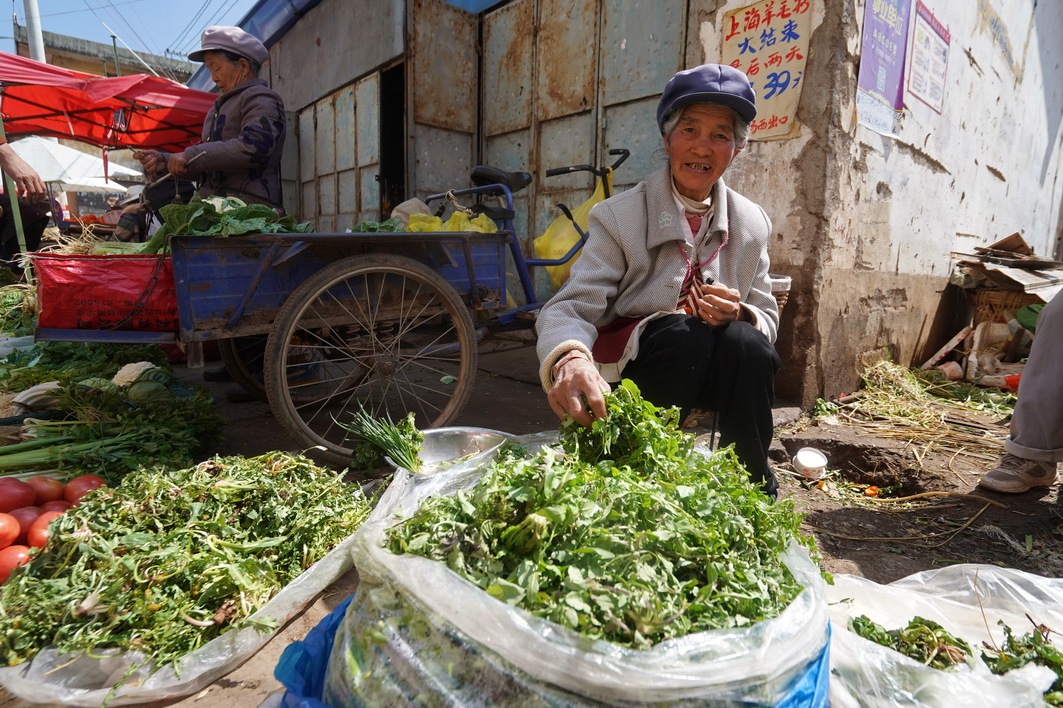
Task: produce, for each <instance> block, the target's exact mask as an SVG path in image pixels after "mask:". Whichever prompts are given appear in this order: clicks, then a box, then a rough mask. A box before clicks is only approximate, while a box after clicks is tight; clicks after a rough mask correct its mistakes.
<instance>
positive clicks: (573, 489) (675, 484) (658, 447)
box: [386, 381, 813, 649]
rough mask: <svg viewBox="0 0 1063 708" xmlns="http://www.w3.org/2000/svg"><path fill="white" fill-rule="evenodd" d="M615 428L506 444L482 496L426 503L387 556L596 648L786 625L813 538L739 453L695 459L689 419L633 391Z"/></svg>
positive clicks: (487, 472)
mask: <svg viewBox="0 0 1063 708" xmlns="http://www.w3.org/2000/svg"><path fill="white" fill-rule="evenodd" d="M607 405H608V407H609V416H608V417H607V418H604V419H600V420H596V421H595V422H594V424H593V425H592V426H591V427H590V428H582V427H580V426H578V425H576V424H574V423H568V424H564V425H563V426H562V430H561V434H560V447H553V446H549V447H544V448H542V449H541V450H539V451H538V452H536V453H534V454H529V453H527V452H526V451H524V450H523V449H522V448H520V447H519V446H514V445H509V444H507V445H505V446H503V447H502V448H501V449H500V451H499V454H498V455H497V457H496V459H495V461H494V462H493V463H491V464H489V465H488V466H486V467H485V469H484V470H483V472H482V474H481V476H480V479H479V481H478V483H477V484H476V486H475V487H473V488H472V489H469V490H463V491H459V492H457V493H455V494H453V495H448V496H433V497H428V498H426V499H425V500H424V501H423V502H422V503H421V505H420V507H419V508H418V510H417V511H416V512H415V513H414V514H413V515H411V516H410V517H409V518H407V519H405V520H403V521H401V522H399V523H397V524H396V525H394V526H392V527H391V528H390V529H389V530H388V534H387V541H386V544H387V548H388V549H389V550H390V551H392V552H394V553H413V554H417V555H421V556H424V557H427V558H430V559H433V560H437V561H439V562H440V563H444V564H445V565H446V566H447V567H449V568H450V569H451V570H453V571H455V572H456V573H458V574H459V575H461V576H463V577H465V578H467V579H468V580H470V581H472V582H473V583H475V584H476V585H478V586H480V587H481V588H483V589H484V590H486V591H487V592H488V593H489V594H490V595H492V596H493V597H495V598H498V599H500V600H503V601H505V602H508V603H510V604H512V605H515V606H518V607H521V608H523V609H525V610H527V611H528V612H530V613H532V614H533V615H536V616H538V617H542V618H545V619H548V620H551V621H553V622H556V623H558V624H561V625H563V626H565V627H569V628H571V629H573V630H576V631H577V632H579V633H581V634H583V635H584V636H586V637H589V638H593V639H604V640H607V641H610V642H613V643H616V644H619V645H623V646H629V647H634V648H639V649H645V648H649V647H651V646H652V645H654V644H656V643H658V642H661V641H664V640H666V639H671V638H675V637H681V636H684V635H686V634H690V633H693V632H699V631H704V630H713V629H721V628H729V627H738V626H745V625H749V624H752V623H754V622H758V621H760V620H763V619H767V618H771V617H775V616H777V615H778V614H779V613H780V612H781V611H782V610H783V609H785V607H786V606H787V605H789V604H790V602H792V601H793V599H794V598H795V597H796V596H797V595H798V594H799V592H800V591H801V586H800V585H799V584H798V583H797V581H796V580H795V579H794V578H793V576H792V574H791V573H790V571H789V570H788V569H787V568H786V566H785V565H784V564H783V562H782V560H781V553H782V552H783V551H784V550H785V549H786V548H787V547H788V546H789V544H790V543H791V541H792V540H793V539H798V540H799V541H800V542H802V543H803V544H804V545H806V546H807V547H808V548H810V549H811V548H813V546H812V541H811V540H810V539H808V538H807V537H802V536H800V533H799V525H800V516H799V515H798V514H797V513H796V512H795V511H794V508H793V504H792V502H790V501H787V500H784V501H780V502H776V503H772V500H771V499H770V498H768V497H767V496H766V495H765V494H763V492H761V491H760V489H759V487H757V486H756V485H754V484H753V483H751V482H750V480H749V477H748V473H747V472H746V471H745V469H744V468H743V467H742V466H741V465H740V464H739V462H738V461H737V459H736V457H735V455H734V453H733V451H732V450H731V449H730V448H727V449H725V450H722V451H718V452H716V453H712V454H708V453H706V454H702V453H701V452H700V451H693V447H694V443H693V439H692V437H691V436H690V435H688V434H686V433H683V432H682V431H681V430H679V429H678V427H677V425H676V422H677V420H678V412H677V411H676V410H674V409H660V408H657V407H655V406H653V405H652V404H650V403H648V402H646V401H644V400H643V399H642V397H641V395H640V394H639V391H638V388H637V387H636V386H635V385H634V384H633V383H632V382H630V381H624V382H622V384H621V385H620V386H618V387H617V388H616V389H615V390H614V391H613V392H612V393H610V394H609V395H608V396H607Z"/></svg>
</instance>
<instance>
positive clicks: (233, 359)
mask: <svg viewBox="0 0 1063 708" xmlns="http://www.w3.org/2000/svg"><path fill="white" fill-rule="evenodd" d="M218 354H219V355H220V356H221V361H222V364H224V365H225V368H226V369H227V370H228V371H229V375H230V376H232V377H233V381H235V382H236V383H238V384H240V386H241V387H242V388H243V389H244V390H245V391H247V392H248V393H250V394H251V395H253V396H254V397H255V398H257V399H259V400H260V401H265V400H266V387H265V384H264V383H263V377H262V366H263V360H264V359H265V355H266V335H264V334H258V335H252V336H247V337H232V338H230V339H219V340H218Z"/></svg>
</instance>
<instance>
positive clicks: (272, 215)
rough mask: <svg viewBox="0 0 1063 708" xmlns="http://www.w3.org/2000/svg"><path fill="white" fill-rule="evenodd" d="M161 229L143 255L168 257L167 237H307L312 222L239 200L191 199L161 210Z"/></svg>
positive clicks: (168, 205)
mask: <svg viewBox="0 0 1063 708" xmlns="http://www.w3.org/2000/svg"><path fill="white" fill-rule="evenodd" d="M159 213H160V214H161V215H162V220H163V221H162V226H160V227H159V230H158V231H156V232H155V234H154V235H153V236H152V237H151V238H150V239H148V240H147V241H145V242H144V244H143V246H142V247H141V248H140V249H139V252H140V253H166V252H167V250H168V249H169V242H168V240H167V239H168V237H169V236H174V235H182V236H184V235H189V236H242V235H245V234H276V233H306V232H309V231H312V229H311V228H310V222H303V223H298V222H296V220H295V218H294V217H293V216H291V215H287V216H281V215H280V214H278V213H277V210H276V209H273V208H272V207H269V206H266V205H265V204H247V203H245V202H244V201H243V200H241V199H237V198H236V197H209V198H207V199H202V198H200V197H199V196H198V195H197V196H195V197H192V200H191V201H190V202H189V203H188V204H167V205H166V206H164V207H162V208H161V209H159Z"/></svg>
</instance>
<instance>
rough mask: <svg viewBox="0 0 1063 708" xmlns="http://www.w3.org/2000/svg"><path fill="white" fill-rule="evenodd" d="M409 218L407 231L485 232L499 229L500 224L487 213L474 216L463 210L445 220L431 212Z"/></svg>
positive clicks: (490, 232) (491, 232) (488, 232)
mask: <svg viewBox="0 0 1063 708" xmlns="http://www.w3.org/2000/svg"><path fill="white" fill-rule="evenodd" d="M409 219H410V221H409V223H408V224H406V230H407V231H477V232H479V233H484V234H493V233H494V232H496V231H498V225H497V224H495V222H494V221H493V220H492V219H491V217H489V216H488V215H487V214H479V215H477V216H476V217H472V216H469V215H468V214H466V213H465V212H463V211H456V212H454V213H453V214H451V215H450V218H449V219H447V220H446V221H445V222H444V221H443V220H442V219H440V218H439V217H438V216H432V215H431V214H410V217H409Z"/></svg>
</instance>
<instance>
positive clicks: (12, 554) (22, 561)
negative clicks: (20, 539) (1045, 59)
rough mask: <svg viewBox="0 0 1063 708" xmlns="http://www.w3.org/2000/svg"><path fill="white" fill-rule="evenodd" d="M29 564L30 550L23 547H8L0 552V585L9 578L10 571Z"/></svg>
mask: <svg viewBox="0 0 1063 708" xmlns="http://www.w3.org/2000/svg"><path fill="white" fill-rule="evenodd" d="M29 562H30V549H29V548H26V547H25V546H8V547H7V548H5V549H3V550H0V585H3V584H4V583H6V582H7V579H8V578H10V577H11V571H13V570H14V569H15V568H17V567H19V566H20V565H26V564H27V563H29Z"/></svg>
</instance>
